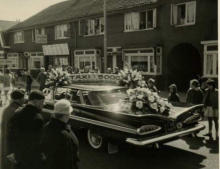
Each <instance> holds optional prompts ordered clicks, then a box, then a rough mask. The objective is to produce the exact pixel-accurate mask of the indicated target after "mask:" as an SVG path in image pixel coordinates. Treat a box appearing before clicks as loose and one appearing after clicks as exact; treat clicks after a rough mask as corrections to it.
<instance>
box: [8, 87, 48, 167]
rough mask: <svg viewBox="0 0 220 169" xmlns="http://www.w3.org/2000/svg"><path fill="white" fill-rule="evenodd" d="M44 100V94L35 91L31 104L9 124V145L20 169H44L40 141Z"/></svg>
mask: <svg viewBox="0 0 220 169" xmlns="http://www.w3.org/2000/svg"><path fill="white" fill-rule="evenodd" d="M44 98H45V97H44V95H43V93H42V92H39V91H33V92H32V93H31V94H30V96H29V103H28V104H27V105H26V106H24V107H23V108H21V109H19V110H18V111H17V112H16V113H15V115H14V116H13V117H12V118H11V120H10V122H9V145H10V147H11V148H10V149H11V153H12V154H15V158H16V161H17V162H18V168H19V169H30V168H32V169H35V168H36V169H39V168H41V167H42V166H40V165H41V151H40V140H41V135H42V129H43V125H44V121H43V117H42V116H41V114H40V113H41V109H42V106H43V102H44Z"/></svg>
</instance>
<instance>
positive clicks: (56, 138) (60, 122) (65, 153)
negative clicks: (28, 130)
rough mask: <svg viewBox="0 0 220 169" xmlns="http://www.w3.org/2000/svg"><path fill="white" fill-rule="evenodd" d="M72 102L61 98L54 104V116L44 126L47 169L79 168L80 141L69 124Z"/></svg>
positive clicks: (43, 140) (43, 148) (44, 149)
mask: <svg viewBox="0 0 220 169" xmlns="http://www.w3.org/2000/svg"><path fill="white" fill-rule="evenodd" d="M72 110H73V109H72V107H71V104H70V102H69V101H68V100H65V99H62V100H59V101H58V102H57V103H56V104H55V106H54V116H53V117H52V118H51V120H50V122H49V123H48V124H47V125H46V126H45V128H44V134H43V139H42V150H43V152H44V154H45V157H46V167H45V168H46V169H62V168H63V169H64V168H65V169H77V168H78V166H77V163H78V161H79V158H78V146H79V142H78V139H77V137H76V136H75V134H74V133H73V131H72V130H71V127H70V126H68V124H67V123H68V121H69V117H70V114H71V112H72Z"/></svg>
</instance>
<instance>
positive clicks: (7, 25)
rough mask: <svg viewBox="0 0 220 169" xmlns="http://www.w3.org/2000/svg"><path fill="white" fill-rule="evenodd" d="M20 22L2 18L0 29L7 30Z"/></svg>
mask: <svg viewBox="0 0 220 169" xmlns="http://www.w3.org/2000/svg"><path fill="white" fill-rule="evenodd" d="M17 23H18V22H17V21H5V20H0V31H5V30H7V29H9V28H11V27H12V26H14V25H16V24H17Z"/></svg>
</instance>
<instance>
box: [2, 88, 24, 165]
mask: <svg viewBox="0 0 220 169" xmlns="http://www.w3.org/2000/svg"><path fill="white" fill-rule="evenodd" d="M23 104H24V91H22V90H14V91H13V92H12V93H11V101H10V104H9V105H8V106H7V107H6V108H5V109H4V110H3V114H2V124H1V158H0V159H1V162H0V165H1V167H0V168H4V169H9V168H12V166H11V164H10V163H9V161H8V160H7V155H8V154H9V151H10V150H9V148H10V147H9V145H8V133H9V131H8V129H9V128H8V126H9V120H10V119H11V117H12V116H13V115H14V114H15V111H16V110H17V109H18V108H19V107H21V106H22V105H23Z"/></svg>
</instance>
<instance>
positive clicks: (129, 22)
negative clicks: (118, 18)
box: [125, 13, 132, 30]
mask: <svg viewBox="0 0 220 169" xmlns="http://www.w3.org/2000/svg"><path fill="white" fill-rule="evenodd" d="M125 30H132V13H127V14H125Z"/></svg>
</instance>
